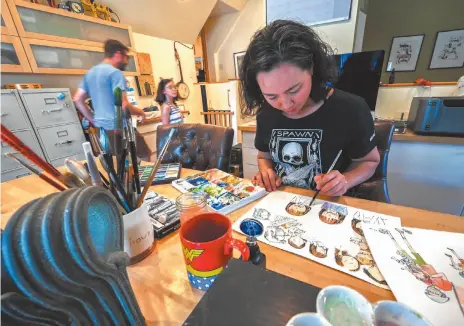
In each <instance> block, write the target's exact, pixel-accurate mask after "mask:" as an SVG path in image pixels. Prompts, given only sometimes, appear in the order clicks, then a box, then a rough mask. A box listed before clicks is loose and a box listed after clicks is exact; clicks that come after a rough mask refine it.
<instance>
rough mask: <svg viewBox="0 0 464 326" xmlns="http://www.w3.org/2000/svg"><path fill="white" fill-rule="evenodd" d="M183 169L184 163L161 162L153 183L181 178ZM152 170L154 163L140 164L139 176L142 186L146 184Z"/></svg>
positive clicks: (168, 181)
mask: <svg viewBox="0 0 464 326" xmlns="http://www.w3.org/2000/svg"><path fill="white" fill-rule="evenodd" d="M181 169H182V165H181V164H180V163H168V164H161V165H160V166H159V169H158V171H157V172H156V175H155V178H154V179H153V182H152V183H151V184H152V185H158V184H164V183H170V182H172V181H174V180H176V179H179V177H180V170H181ZM152 170H153V165H145V166H139V178H140V184H141V185H142V186H144V185H145V183H146V182H147V180H148V177H149V176H150V174H151V171H152Z"/></svg>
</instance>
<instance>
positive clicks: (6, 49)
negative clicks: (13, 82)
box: [1, 34, 32, 73]
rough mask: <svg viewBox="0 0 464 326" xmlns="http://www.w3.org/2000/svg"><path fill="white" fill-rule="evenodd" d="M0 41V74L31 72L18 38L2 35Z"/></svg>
mask: <svg viewBox="0 0 464 326" xmlns="http://www.w3.org/2000/svg"><path fill="white" fill-rule="evenodd" d="M1 41H2V42H1V69H2V72H22V73H24V72H31V71H32V70H31V67H30V65H29V61H28V60H27V56H26V53H25V52H24V48H23V46H22V44H21V40H20V38H19V37H18V36H11V35H4V34H2V35H1Z"/></svg>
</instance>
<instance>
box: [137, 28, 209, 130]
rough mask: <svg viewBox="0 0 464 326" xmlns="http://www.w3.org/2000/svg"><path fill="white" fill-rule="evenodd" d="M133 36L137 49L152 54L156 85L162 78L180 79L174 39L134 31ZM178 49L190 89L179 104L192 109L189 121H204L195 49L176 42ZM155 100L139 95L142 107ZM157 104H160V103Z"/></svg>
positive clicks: (151, 97) (152, 97) (185, 79)
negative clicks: (185, 97)
mask: <svg viewBox="0 0 464 326" xmlns="http://www.w3.org/2000/svg"><path fill="white" fill-rule="evenodd" d="M133 37H134V43H135V50H136V51H137V52H145V53H149V54H150V58H151V64H152V67H153V77H154V80H155V84H156V85H158V82H159V80H160V78H174V81H176V82H177V81H179V80H180V73H179V67H178V65H177V62H176V60H175V56H174V45H173V44H174V41H172V40H167V39H163V38H158V37H153V36H148V35H144V34H138V33H133ZM187 45H188V46H191V45H190V44H187ZM176 49H177V51H178V53H179V57H180V60H181V63H182V73H183V76H184V82H185V83H186V84H187V85H188V87H189V89H190V96H189V97H188V98H187V99H186V100H183V101H179V104H184V105H185V108H186V109H187V110H189V111H190V116H189V117H188V118H187V121H188V122H192V123H196V122H201V121H204V120H203V119H202V117H201V114H200V112H201V111H202V106H201V93H200V92H199V88H198V87H195V85H194V83H196V81H197V77H196V72H195V59H194V53H193V50H191V49H188V48H186V47H184V46H182V45H180V44H176ZM155 94H156V93H155ZM153 100H154V96H147V97H138V103H139V106H140V107H147V106H149V105H152V104H153ZM156 105H157V106H158V104H156Z"/></svg>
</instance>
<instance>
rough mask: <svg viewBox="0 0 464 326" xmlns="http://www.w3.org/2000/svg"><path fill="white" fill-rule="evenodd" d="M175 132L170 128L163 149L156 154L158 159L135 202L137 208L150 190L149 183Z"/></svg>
mask: <svg viewBox="0 0 464 326" xmlns="http://www.w3.org/2000/svg"><path fill="white" fill-rule="evenodd" d="M175 132H176V129H175V128H172V129H171V130H170V131H169V136H168V139H167V140H166V143H165V144H164V146H163V148H162V149H161V151H160V153H159V154H158V159H157V160H156V163H155V165H154V167H153V170H151V174H150V176H149V177H148V179H147V182H146V183H145V186H144V187H143V191H142V194H141V195H140V197H139V201H138V202H137V207H140V206H141V205H142V203H143V199H144V198H145V196H146V195H147V191H148V188H150V186H151V183H152V182H153V179H154V178H155V175H156V172H157V171H158V168H159V166H160V164H161V161H162V160H163V157H164V154H166V151H167V150H168V147H169V144H170V143H171V140H172V137H173V136H174V133H175Z"/></svg>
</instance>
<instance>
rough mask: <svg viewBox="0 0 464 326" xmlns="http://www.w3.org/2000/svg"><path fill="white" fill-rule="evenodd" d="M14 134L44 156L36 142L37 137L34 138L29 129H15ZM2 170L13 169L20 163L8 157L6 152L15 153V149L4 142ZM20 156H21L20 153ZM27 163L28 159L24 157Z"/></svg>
mask: <svg viewBox="0 0 464 326" xmlns="http://www.w3.org/2000/svg"><path fill="white" fill-rule="evenodd" d="M14 134H15V135H16V136H17V137H18V138H19V139H21V141H22V142H23V143H24V144H26V145H27V146H29V147H30V148H31V149H32V150H33V151H34V152H35V153H36V154H37V155H39V156H41V157H42V158H44V155H43V153H42V149H41V148H40V146H39V143H38V142H37V139H36V138H35V135H34V134H33V132H32V131H30V130H24V131H16V132H14ZM1 146H2V171H8V170H13V169H16V168H19V167H20V166H21V165H20V164H19V163H17V162H16V161H15V160H13V159H11V158H9V157H8V156H6V154H7V153H17V151H16V150H15V149H13V148H11V147H10V146H8V145H7V144H6V143H4V142H2V145H1ZM21 157H23V156H22V155H21ZM25 160H26V161H27V162H28V163H29V161H28V160H27V159H25Z"/></svg>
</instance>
